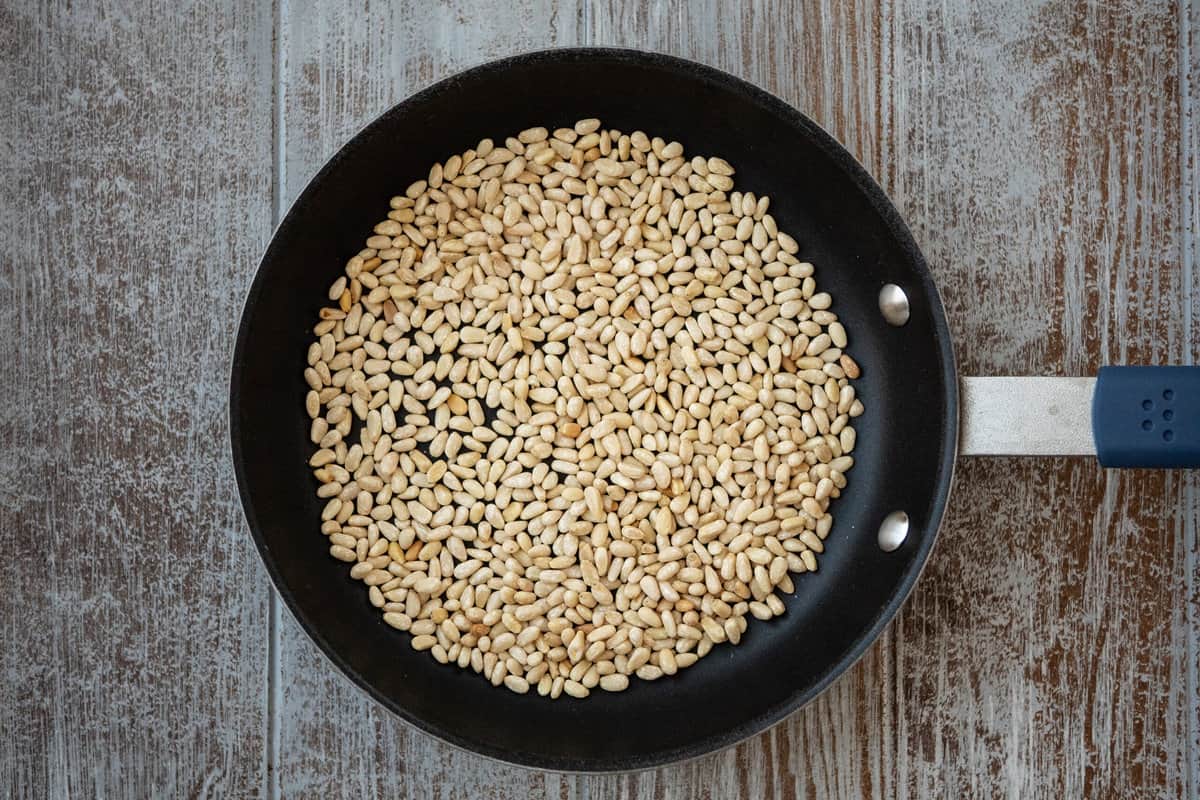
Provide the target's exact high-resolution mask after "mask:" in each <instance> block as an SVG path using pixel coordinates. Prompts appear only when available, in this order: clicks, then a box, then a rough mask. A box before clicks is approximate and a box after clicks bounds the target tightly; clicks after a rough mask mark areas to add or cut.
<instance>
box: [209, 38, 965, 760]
mask: <svg viewBox="0 0 1200 800" xmlns="http://www.w3.org/2000/svg"><path fill="white" fill-rule="evenodd" d="M592 116H595V117H600V118H601V119H602V120H603V122H604V123H605V125H606V126H610V127H616V128H619V129H621V130H626V131H632V130H634V129H641V130H644V131H646V132H647V133H649V134H650V135H652V136H654V135H657V136H662V137H663V138H665V139H667V140H671V139H677V140H679V141H680V142H682V143H683V145H684V148H685V152H686V153H687V154H688V155H689V156H691V155H698V154H703V155H720V156H722V157H724V158H726V159H727V160H728V161H729V162H730V163H732V164H733V165H734V167H735V168H736V170H737V175H736V176H735V181H736V185H737V188H738V189H741V190H744V191H754V192H756V193H758V194H764V193H765V194H769V195H770V196H771V200H772V205H771V211H772V213H773V214H774V215H775V217H776V219H777V220H778V222H779V226H780V229H781V230H784V231H786V232H788V233H790V234H791V235H792V236H794V237H795V238H796V239H797V241H798V242H799V243H800V245H801V248H802V249H801V253H800V255H801V257H802V258H804V259H806V260H809V261H812V262H813V263H814V264H815V265H816V268H817V273H816V275H817V279H818V283H819V285H820V286H821V288H822V289H823V290H827V291H829V292H830V293H831V294H832V295H833V298H834V310H835V311H836V312H837V313H838V314H839V316H840V317H841V319H842V320H843V321H844V323H845V326H846V329H847V331H849V334H850V345H849V351H850V352H851V353H852V354H853V356H854V357H855V358H856V359H857V360H858V362H859V363H860V364H861V365H862V368H863V377H862V378H861V379H859V380H858V381H857V383H856V386H857V388H858V391H859V396H860V397H861V398H862V400H863V403H864V404H865V406H866V409H867V410H866V413H865V414H864V416H863V417H861V418H860V419H859V420H858V422H857V424H856V427H857V428H858V434H859V435H858V447H857V449H856V451H855V456H856V459H857V464H856V466H855V467H854V469H853V471H852V472H851V474H850V477H849V487H848V489H847V490H846V492H845V493H844V494H843V497H842V498H841V499H840V500H838V501H837V502H836V503H835V504H834V507H833V513H834V516H835V519H836V523H835V525H834V528H833V532H832V533H831V535H830V537H829V540H828V541H827V543H826V546H827V551H826V553H825V555H824V556H822V558H821V560H820V571H819V572H818V573H816V574H809V575H803V576H798V577H797V579H796V585H797V591H796V594H795V596H794V597H792V598H787V606H788V610H787V613H786V614H785V615H784V616H783V617H781V618H778V619H776V620H773V621H771V622H759V621H755V620H751V625H750V627H749V630H748V631H747V634H746V636H745V637H743V642H742V644H741V645H740V646H738V647H736V648H734V647H730V646H728V645H721V646H719V647H717V648H715V649H714V651H713V652H712V653H711V654H710V655H709V656H707V657H706V658H704V659H702V660H701V661H700V662H699V663H698V664H697V665H695V666H694V667H692V668H690V669H688V670H686V671H684V672H683V673H682V674H681V675H679V676H677V677H675V678H671V679H662V680H659V681H656V682H654V683H644V682H641V681H634V682H633V683H632V685H631V688H630V689H629V690H628V691H626V692H623V693H619V694H606V693H604V692H601V691H599V690H597V691H596V692H594V693H593V695H592V697H590V698H588V699H587V700H585V701H574V700H570V699H567V698H564V699H560V700H558V701H554V702H552V701H549V700H547V699H544V698H539V697H536V696H532V695H530V696H525V697H520V696H517V695H514V694H511V693H509V692H508V691H506V690H502V689H495V688H493V687H491V686H490V685H489V684H488V683H487V682H486V681H484V680H483V679H482V678H480V677H479V676H477V675H475V674H473V673H470V672H460V671H458V670H457V669H455V668H452V667H445V666H440V665H438V664H436V663H435V662H434V661H433V659H432V658H430V657H429V655H428V654H426V653H416V652H414V651H413V650H412V649H411V648H410V647H409V644H408V640H409V637H408V636H407V635H406V634H402V633H400V632H398V631H395V630H392V629H391V628H389V627H387V626H386V625H384V624H383V622H382V620H381V618H380V615H379V614H378V612H377V611H375V610H374V609H372V608H371V607H370V606H369V605H368V603H367V599H366V592H365V591H363V587H362V586H361V584H359V583H357V582H352V581H351V580H350V579H349V577H348V576H347V574H346V573H347V569H346V566H345V565H344V564H341V563H338V562H336V561H333V560H332V559H330V558H329V556H328V554H327V546H326V544H325V542H324V539H323V537H322V536H321V534H320V533H319V531H318V526H319V522H318V516H319V508H320V506H319V504H318V501H317V499H316V498H315V496H314V494H313V490H314V484H313V480H312V477H311V475H310V474H309V470H308V468H307V467H306V461H307V458H308V456H309V455H310V445H309V443H308V441H307V435H306V434H307V429H308V419H307V416H306V414H305V412H304V409H303V396H304V392H305V386H304V383H303V381H302V378H301V372H302V369H303V366H304V358H305V353H306V348H307V345H308V342H309V341H310V336H311V334H310V330H311V326H312V325H313V323H314V321H315V319H316V314H317V309H318V308H319V307H320V306H321V305H322V304H323V303H322V300H323V298H324V297H325V291H326V289H327V287H328V285H329V284H330V282H331V281H332V280H333V279H334V278H335V277H336V276H337V275H338V274H339V272H340V270H341V268H342V266H343V265H344V263H345V261H346V259H347V258H348V257H349V256H350V255H352V254H353V253H354V252H356V251H357V250H358V249H359V248H360V247H361V243H362V241H363V239H364V237H365V236H366V235H367V234H368V232H369V230H370V229H371V227H372V226H373V225H374V224H375V223H376V222H377V221H378V220H380V219H381V218H383V217H384V215H385V214H386V212H387V210H388V198H389V197H390V196H391V195H393V194H396V193H400V192H402V191H403V189H404V187H405V186H407V185H408V184H409V183H410V182H411V181H413V180H415V179H417V178H420V177H423V176H425V174H426V173H427V171H428V168H429V166H430V165H431V164H432V163H433V162H434V161H438V160H444V159H445V158H447V157H448V156H450V155H451V154H453V153H458V152H461V151H463V150H464V149H466V148H468V147H471V146H473V145H474V144H475V143H476V142H477V141H478V140H479V139H481V138H483V137H485V136H488V137H492V138H495V139H497V140H501V139H502V138H503V137H504V136H507V135H510V134H513V133H515V132H516V131H518V130H520V129H522V128H525V127H529V126H533V125H545V126H547V127H550V128H554V127H556V126H567V125H570V124H572V123H573V121H574V120H576V119H577V118H581V117H592ZM862 181H863V177H862V176H861V174H860V173H859V172H858V171H857V168H856V167H854V166H853V165H852V163H851V162H849V161H848V157H847V156H846V155H845V154H844V153H843V152H842V151H840V148H837V147H836V145H832V143H831V141H830V140H829V139H828V137H826V136H825V135H824V134H822V133H820V132H819V131H817V130H816V129H815V128H814V127H812V125H811V123H808V122H807V120H805V119H804V118H802V117H800V116H799V115H798V114H796V113H795V112H792V111H790V109H786V108H785V107H783V106H782V105H781V104H779V103H778V102H777V101H774V100H773V99H772V98H768V97H767V96H766V95H763V94H762V93H760V92H757V91H755V90H751V89H749V87H747V86H746V85H745V84H742V83H741V82H739V81H736V80H734V79H732V78H728V77H727V76H724V75H721V74H720V73H717V72H715V71H712V70H707V69H703V68H699V67H697V66H696V65H692V64H688V63H686V62H681V61H676V60H673V59H665V58H661V57H656V56H648V55H644V54H634V53H628V52H620V51H560V52H557V53H547V54H536V55H533V56H526V57H520V58H518V59H513V60H509V61H507V62H502V65H501V66H491V67H488V68H481V69H478V70H474V71H471V72H469V73H466V74H464V75H461V76H458V77H457V78H454V79H451V80H449V81H446V82H444V83H442V84H439V85H438V86H436V87H434V88H433V89H431V90H428V91H426V92H424V93H422V94H421V95H419V96H418V97H416V98H414V99H413V100H410V101H407V102H406V103H404V104H402V105H401V106H398V107H397V108H395V109H393V110H392V111H390V112H389V113H388V114H386V115H385V116H384V117H382V118H381V119H380V120H378V121H377V122H375V123H374V124H372V125H371V126H370V127H369V128H368V129H367V130H366V131H364V132H363V133H362V134H360V135H359V136H358V137H356V138H355V139H354V140H353V141H352V142H351V143H350V144H349V145H347V146H346V148H344V149H343V151H342V152H340V153H339V154H338V155H337V156H336V157H335V159H334V160H333V162H331V164H330V165H329V166H327V168H326V169H325V170H324V171H323V172H322V173H321V174H320V176H319V177H318V178H317V179H316V180H315V181H314V183H313V184H312V185H310V187H309V188H308V189H307V190H306V192H305V193H304V194H303V195H302V196H301V198H300V199H299V201H298V202H297V203H296V205H295V206H294V207H293V209H292V210H291V212H290V213H289V215H288V217H287V219H286V220H285V222H284V224H283V225H282V226H281V228H280V229H279V231H278V233H277V235H276V237H275V239H274V241H273V242H272V244H271V247H270V249H269V251H268V253H267V256H266V258H265V259H264V262H263V264H262V266H261V268H260V271H259V275H258V277H257V279H256V282H255V286H254V289H253V290H252V295H251V299H250V302H249V303H248V304H247V309H246V312H245V316H244V319H243V322H242V330H241V332H240V336H239V345H238V352H237V357H236V359H235V365H234V376H233V397H232V414H233V425H234V449H235V460H236V461H237V467H238V472H239V480H240V483H241V488H242V492H243V498H244V500H245V503H246V508H247V515H248V517H249V519H250V521H251V526H252V528H253V529H254V531H255V533H256V536H257V537H258V540H259V544H260V547H261V548H262V551H263V554H264V558H265V559H266V561H267V564H268V566H269V568H270V569H271V571H272V573H273V575H274V577H275V579H276V581H277V583H278V584H279V585H280V586H281V588H282V591H283V594H284V597H285V599H286V600H287V601H288V603H289V605H290V606H291V608H292V610H293V612H294V613H295V614H296V615H297V617H298V618H299V619H300V620H301V622H302V623H303V624H304V626H305V627H306V628H307V629H308V631H309V632H310V633H311V634H312V635H313V636H314V638H315V639H317V641H318V642H319V643H320V644H321V645H322V647H323V648H324V649H325V651H326V652H327V653H328V654H330V655H331V656H332V657H333V659H334V660H335V661H336V662H337V663H338V664H339V666H341V667H342V668H343V669H344V670H346V671H347V672H348V674H350V675H351V677H353V678H354V679H355V680H356V681H357V682H359V683H360V684H361V685H363V686H364V687H366V688H368V689H369V690H370V691H371V692H372V693H373V694H375V696H376V697H378V698H379V699H381V700H382V701H383V702H385V703H386V704H388V705H389V706H390V707H392V708H393V709H395V710H396V711H398V712H399V713H401V714H402V715H403V716H405V717H406V718H407V719H409V720H410V721H413V722H415V723H416V724H418V725H420V726H421V727H423V728H425V729H426V730H428V731H431V732H433V733H435V734H437V735H439V736H441V737H443V738H446V739H449V740H451V741H453V742H455V743H458V744H461V745H463V746H466V747H470V748H472V749H476V750H479V751H481V752H484V753H486V754H489V755H493V756H497V757H500V758H505V759H507V760H511V761H518V762H523V763H528V764H531V765H536V766H541V767H547V768H561V769H583V770H595V769H629V768H635V767H640V766H649V765H652V764H655V763H661V762H663V761H666V760H672V759H676V758H680V757H684V756H689V755H696V754H699V753H702V752H705V751H707V750H710V749H714V748H716V747H718V746H720V745H723V744H727V743H730V742H732V741H736V740H737V739H738V738H741V737H743V736H745V735H747V734H749V733H752V732H754V731H756V730H758V729H760V728H761V727H763V726H765V725H766V724H769V723H770V722H772V721H774V720H776V719H778V718H779V717H781V716H782V715H783V714H785V713H786V712H787V711H790V710H792V709H793V708H795V707H796V706H798V705H799V704H801V703H802V702H804V701H806V700H807V699H810V698H811V696H813V695H814V694H815V693H816V691H818V690H819V689H820V688H822V687H823V686H824V684H825V683H826V682H827V680H828V679H830V678H831V677H833V676H834V675H836V674H837V673H838V672H840V671H841V670H842V669H844V668H845V667H846V666H847V665H848V664H849V663H851V662H852V661H853V659H854V658H856V657H857V655H859V654H860V653H861V651H862V650H863V649H864V648H865V647H866V646H867V645H868V644H869V642H870V639H872V638H873V637H874V635H875V634H876V633H877V632H878V629H879V627H880V626H881V625H882V624H883V623H884V622H886V618H887V617H888V616H890V614H891V613H892V612H893V611H894V608H895V607H896V606H897V605H898V602H899V600H900V599H902V597H903V595H904V594H906V592H907V589H908V588H909V586H910V585H911V582H912V580H914V579H915V576H916V573H917V572H918V571H919V568H920V565H921V563H922V562H923V561H924V558H925V556H926V555H927V554H928V549H929V547H930V546H931V544H932V539H933V533H934V528H935V526H936V522H937V520H938V519H939V518H940V515H941V511H942V508H943V505H944V502H945V499H946V492H947V491H948V485H949V474H948V473H949V469H950V465H951V463H952V454H953V447H954V437H955V430H956V423H955V421H954V416H955V414H956V408H955V402H956V401H955V393H954V382H953V374H952V372H953V365H952V360H951V358H950V352H949V344H948V341H947V332H946V329H945V321H944V318H943V316H942V311H941V308H940V305H939V304H938V301H937V298H936V293H935V292H934V290H933V287H932V284H931V283H930V281H929V277H928V274H927V271H926V269H925V266H924V262H923V261H922V260H921V257H920V254H919V253H918V252H917V250H916V248H915V247H914V246H913V245H912V243H911V241H910V239H909V237H908V235H907V233H906V232H905V231H904V229H903V227H902V225H901V224H900V223H899V221H898V219H896V218H894V216H893V215H892V212H891V209H890V206H888V205H887V204H886V201H884V200H882V195H879V194H877V191H878V190H876V189H874V188H873V187H874V185H873V184H871V183H869V181H868V182H866V183H864V182H862ZM887 282H894V283H898V284H900V285H901V286H903V287H904V288H905V289H906V290H907V291H908V293H909V297H910V299H911V302H912V318H911V320H910V321H909V323H908V324H907V325H906V326H905V327H904V328H900V329H896V328H891V327H888V326H887V325H886V324H884V322H883V321H882V319H881V318H880V316H879V313H878V310H877V308H876V295H877V292H878V290H879V287H880V286H881V285H882V284H884V283H887ZM897 509H903V510H905V511H907V512H908V514H909V516H910V518H911V519H912V521H913V532H912V533H911V534H910V536H909V538H908V540H907V542H906V543H905V544H904V545H903V546H902V547H901V548H900V550H898V551H897V552H894V553H883V552H882V551H880V549H879V548H878V546H877V545H876V542H875V535H876V528H877V526H878V524H879V521H880V520H882V519H883V517H884V516H885V515H887V514H888V513H889V512H891V511H894V510H897Z"/></svg>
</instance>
